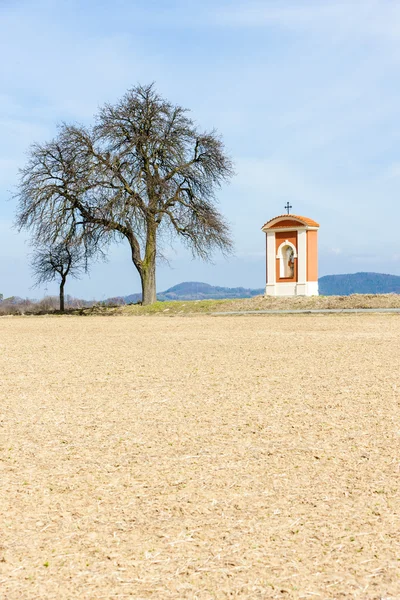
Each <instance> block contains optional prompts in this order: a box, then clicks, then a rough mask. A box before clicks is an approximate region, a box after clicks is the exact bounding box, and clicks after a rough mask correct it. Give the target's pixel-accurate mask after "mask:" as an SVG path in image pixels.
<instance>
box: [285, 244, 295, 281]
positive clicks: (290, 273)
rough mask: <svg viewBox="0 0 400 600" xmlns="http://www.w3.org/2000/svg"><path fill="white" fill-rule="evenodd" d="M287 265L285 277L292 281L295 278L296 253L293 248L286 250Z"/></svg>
mask: <svg viewBox="0 0 400 600" xmlns="http://www.w3.org/2000/svg"><path fill="white" fill-rule="evenodd" d="M285 254H286V260H285V262H286V265H285V267H286V268H285V277H287V278H288V279H291V278H293V277H294V251H293V248H291V247H290V246H288V247H287V248H286V253H285Z"/></svg>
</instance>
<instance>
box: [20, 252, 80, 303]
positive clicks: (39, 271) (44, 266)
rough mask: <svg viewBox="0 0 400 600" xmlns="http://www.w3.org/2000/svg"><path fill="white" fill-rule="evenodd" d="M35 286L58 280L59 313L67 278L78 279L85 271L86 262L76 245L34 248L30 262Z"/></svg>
mask: <svg viewBox="0 0 400 600" xmlns="http://www.w3.org/2000/svg"><path fill="white" fill-rule="evenodd" d="M31 267H32V269H33V273H34V277H35V286H39V285H41V284H43V283H47V282H48V281H54V280H55V279H59V285H60V311H64V309H65V300H64V288H65V282H66V280H67V277H68V276H70V277H79V276H80V275H81V274H82V273H83V272H84V271H87V261H86V258H85V255H84V252H83V251H82V248H80V247H79V246H78V245H72V244H68V243H66V242H63V243H59V244H57V245H55V246H50V247H47V246H42V247H39V248H36V249H35V251H34V253H33V255H32V260H31Z"/></svg>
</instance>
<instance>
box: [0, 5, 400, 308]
mask: <svg viewBox="0 0 400 600" xmlns="http://www.w3.org/2000/svg"><path fill="white" fill-rule="evenodd" d="M0 53H1V56H2V60H1V61H0V293H3V294H4V297H6V296H10V295H18V296H21V297H36V298H39V297H41V296H42V295H44V294H47V293H54V292H55V291H56V289H57V286H56V285H55V284H49V285H48V286H46V287H45V288H43V287H42V288H39V289H37V288H33V287H32V286H33V284H34V280H33V277H32V273H31V271H30V268H29V252H30V251H31V250H30V247H29V238H28V235H27V234H26V233H24V232H22V233H19V232H18V231H17V230H16V229H15V228H14V226H13V223H14V218H15V208H16V205H15V201H14V200H13V193H15V186H16V184H17V182H18V169H19V168H21V167H23V166H24V163H25V161H26V156H27V151H28V149H29V146H30V145H31V144H32V143H33V142H44V141H46V140H50V139H51V138H52V137H53V135H54V134H55V132H56V127H57V123H60V122H76V123H84V124H90V123H91V122H92V120H93V115H94V114H95V113H96V111H97V110H98V108H99V107H100V106H102V105H103V104H104V103H105V102H116V101H117V100H118V99H119V98H121V96H122V95H123V94H124V93H125V91H126V90H127V89H129V88H131V87H133V86H135V85H136V84H138V83H141V84H146V83H150V82H153V81H154V82H155V84H156V87H157V90H158V92H159V93H160V94H161V95H163V96H164V97H166V98H168V99H169V100H170V101H171V102H173V103H175V104H180V105H182V106H184V107H186V108H189V109H190V110H191V116H192V118H193V119H194V120H195V122H196V123H198V125H199V127H200V128H201V129H212V128H214V127H215V128H216V129H217V130H218V132H219V133H220V134H221V136H222V137H223V139H224V142H225V144H226V148H227V150H228V152H229V154H230V155H231V156H232V158H233V160H234V163H235V171H236V175H235V177H234V178H233V179H232V182H231V183H230V184H229V185H227V186H224V187H223V188H222V189H221V190H220V191H219V192H218V200H219V208H220V210H221V212H222V213H223V214H224V216H225V217H226V219H227V220H228V222H229V223H230V225H231V229H232V233H233V239H234V245H235V252H234V255H233V256H231V257H230V258H229V259H225V258H224V257H222V256H220V255H218V254H216V255H215V256H214V259H213V262H212V263H211V264H210V263H203V262H202V261H200V260H193V259H192V257H191V255H190V254H189V253H188V252H187V251H186V250H185V249H184V248H182V246H181V245H180V244H179V243H176V244H173V246H172V247H168V248H166V249H165V254H166V256H167V258H168V261H169V262H168V263H162V264H160V265H159V266H158V272H157V289H158V291H163V290H165V289H167V288H168V287H170V286H172V285H175V284H177V283H180V282H182V281H204V282H207V283H210V284H213V285H222V286H229V287H237V286H244V287H251V288H262V287H263V286H264V285H265V234H263V233H262V232H261V227H262V225H263V224H264V223H265V222H266V221H267V220H269V219H270V218H272V217H274V216H276V215H279V214H282V213H283V212H284V205H285V204H286V202H287V201H289V202H290V203H291V205H292V206H293V210H292V212H293V213H295V214H299V215H305V216H308V217H311V218H313V219H315V220H316V221H318V222H319V223H320V225H321V228H320V232H319V248H320V261H319V269H320V275H327V274H333V273H351V272H357V271H376V272H384V273H392V274H397V275H400V248H399V235H398V231H399V226H398V224H399V222H400V203H399V201H398V196H399V188H400V120H399V114H400V3H398V2H397V1H396V0H345V1H341V0H317V1H313V0H263V1H254V2H252V1H251V0H247V1H240V0H202V2H195V1H191V0H187V1H186V2H185V1H183V0H153V1H152V0H113V2H109V1H107V2H106V1H104V0H85V2H82V1H79V0H53V1H50V0H43V1H39V0H31V1H29V0H28V1H22V0H0ZM139 290H140V282H139V277H138V275H137V273H136V271H135V269H134V267H133V265H132V262H131V259H130V252H129V248H128V246H127V245H126V244H124V243H122V244H120V245H118V246H113V247H112V248H111V249H110V253H109V258H108V261H107V262H106V263H103V262H101V263H97V264H94V265H93V266H92V269H91V273H90V276H84V277H83V278H82V279H81V280H75V281H73V280H71V281H70V282H69V283H67V289H66V291H67V293H70V294H72V295H74V296H77V297H81V298H87V299H94V298H96V299H104V298H107V297H109V296H116V295H126V294H130V293H133V292H137V291H139Z"/></svg>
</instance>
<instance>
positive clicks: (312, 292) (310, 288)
mask: <svg viewBox="0 0 400 600" xmlns="http://www.w3.org/2000/svg"><path fill="white" fill-rule="evenodd" d="M265 295H266V296H318V281H309V282H307V283H296V282H294V281H293V282H289V283H287V282H279V283H267V285H266V286H265Z"/></svg>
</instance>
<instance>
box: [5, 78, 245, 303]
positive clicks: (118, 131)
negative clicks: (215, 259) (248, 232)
mask: <svg viewBox="0 0 400 600" xmlns="http://www.w3.org/2000/svg"><path fill="white" fill-rule="evenodd" d="M232 175H233V166H232V162H231V160H230V158H229V157H228V156H227V154H226V152H225V149H224V145H223V143H222V141H221V139H220V138H219V137H218V135H217V134H216V132H215V131H211V132H205V133H202V132H199V131H198V129H197V128H196V126H195V125H194V123H193V121H192V120H191V119H190V118H189V117H188V115H187V110H185V109H183V108H182V107H180V106H174V105H172V104H171V103H170V102H168V101H166V100H165V99H163V98H162V97H160V96H159V95H158V94H157V93H156V91H155V89H154V86H153V85H149V86H144V87H143V86H138V87H136V88H134V89H132V90H131V91H129V92H128V93H127V94H126V95H125V96H124V97H123V98H122V100H121V101H120V102H119V103H118V104H116V105H115V106H112V105H109V104H108V105H106V106H104V107H103V108H102V109H101V110H100V112H99V114H98V116H97V118H96V123H95V126H94V127H92V128H84V127H78V126H68V125H63V126H62V127H61V128H60V131H59V135H58V136H57V138H56V139H55V140H53V141H52V142H50V143H48V144H44V145H35V146H33V147H32V148H31V151H30V158H29V161H28V164H27V165H26V167H25V168H24V169H23V170H22V172H21V180H20V185H19V191H18V194H17V197H18V199H19V204H18V209H17V224H18V225H19V227H20V228H28V229H31V230H33V232H34V236H35V238H36V239H41V240H43V239H45V240H46V241H47V242H50V243H54V240H56V239H57V238H58V237H59V236H62V237H63V238H67V237H68V236H69V235H74V236H78V237H79V236H83V237H85V236H88V237H89V238H90V240H91V243H92V244H93V246H94V247H96V248H97V249H98V248H100V247H102V248H104V244H107V243H109V242H110V241H111V240H115V239H117V240H118V239H119V240H121V239H123V238H125V239H126V240H128V242H129V245H130V249H131V256H132V261H133V263H134V265H135V267H136V269H137V271H138V273H139V275H140V279H141V284H142V301H143V304H150V303H152V302H155V301H156V258H157V256H159V255H160V241H162V240H165V237H166V235H170V234H173V235H177V236H178V237H180V238H181V239H182V240H183V242H184V243H186V245H187V246H188V247H189V248H190V249H191V250H192V253H193V255H197V256H199V257H201V258H203V259H209V258H210V256H211V253H212V252H213V251H214V250H215V249H219V250H221V251H222V252H225V253H226V252H230V251H231V249H232V242H231V237H230V231H229V227H228V225H227V223H226V222H225V220H224V218H223V216H222V215H221V213H220V212H219V211H218V210H217V208H216V196H215V192H216V190H217V189H218V188H219V187H220V186H221V185H222V184H223V183H224V182H226V181H228V180H229V179H230V178H231V176H232Z"/></svg>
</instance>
